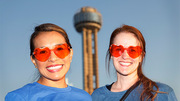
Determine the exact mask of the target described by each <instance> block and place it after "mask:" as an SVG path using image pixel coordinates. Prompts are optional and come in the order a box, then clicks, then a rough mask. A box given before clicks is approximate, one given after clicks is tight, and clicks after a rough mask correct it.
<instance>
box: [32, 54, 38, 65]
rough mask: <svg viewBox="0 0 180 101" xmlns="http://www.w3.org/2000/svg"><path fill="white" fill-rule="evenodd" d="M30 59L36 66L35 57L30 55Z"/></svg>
mask: <svg viewBox="0 0 180 101" xmlns="http://www.w3.org/2000/svg"><path fill="white" fill-rule="evenodd" d="M31 61H32V63H33V64H34V66H35V68H37V66H36V61H35V59H34V58H33V57H32V55H31Z"/></svg>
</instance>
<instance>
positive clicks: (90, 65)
mask: <svg viewBox="0 0 180 101" xmlns="http://www.w3.org/2000/svg"><path fill="white" fill-rule="evenodd" d="M74 26H75V28H76V30H77V31H78V32H79V33H81V34H82V35H83V59H84V62H83V65H84V69H83V72H84V80H83V82H84V90H85V91H87V92H88V93H89V94H91V93H92V92H93V91H94V89H96V88H98V87H99V74H98V46H97V45H98V43H97V42H98V41H97V33H98V31H99V30H100V28H101V26H102V17H101V14H100V13H99V12H98V11H97V10H96V9H95V8H92V7H82V8H81V9H80V10H79V11H78V12H77V13H76V14H75V15H74ZM94 86H95V87H94Z"/></svg>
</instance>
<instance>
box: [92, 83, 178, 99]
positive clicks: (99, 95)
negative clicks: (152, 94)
mask: <svg viewBox="0 0 180 101" xmlns="http://www.w3.org/2000/svg"><path fill="white" fill-rule="evenodd" d="M157 85H158V87H159V91H162V92H166V93H158V95H157V97H156V99H155V101H177V98H176V96H175V94H174V91H173V89H172V88H171V87H169V86H168V85H165V84H162V83H157ZM142 90H143V86H142V85H140V86H138V87H136V88H135V89H134V90H133V91H132V92H131V93H130V94H129V96H128V97H127V98H126V99H125V101H140V96H141V92H142ZM126 91H127V90H126ZM126 91H122V92H111V91H109V90H108V89H107V87H106V86H103V87H100V88H98V89H96V90H95V91H94V92H93V93H92V95H91V96H92V100H93V101H119V100H120V99H121V97H122V96H123V95H124V94H125V93H126ZM149 101H150V100H149Z"/></svg>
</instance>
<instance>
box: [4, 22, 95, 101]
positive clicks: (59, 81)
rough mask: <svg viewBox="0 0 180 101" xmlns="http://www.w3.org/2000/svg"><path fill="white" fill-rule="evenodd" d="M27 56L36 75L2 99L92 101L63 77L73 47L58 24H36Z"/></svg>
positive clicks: (22, 100) (86, 94)
mask: <svg viewBox="0 0 180 101" xmlns="http://www.w3.org/2000/svg"><path fill="white" fill-rule="evenodd" d="M30 56H31V61H32V63H33V64H34V66H35V68H37V69H38V71H39V73H40V78H39V79H38V81H37V82H34V83H30V84H27V85H25V86H24V87H22V88H20V89H17V90H15V91H12V92H10V93H8V94H7V95H6V97H5V101H92V99H91V96H90V95H89V94H88V93H87V92H85V91H84V90H81V89H78V88H75V87H71V86H68V85H67V83H66V81H65V76H66V74H67V72H68V70H69V68H70V63H71V60H72V56H73V49H72V47H71V44H70V42H69V38H68V35H67V33H66V32H65V31H64V30H63V29H62V28H61V27H59V26H57V25H54V24H50V23H46V24H42V25H39V26H37V27H36V28H35V31H34V33H33V34H32V35H31V39H30Z"/></svg>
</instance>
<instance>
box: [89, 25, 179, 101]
mask: <svg viewBox="0 0 180 101" xmlns="http://www.w3.org/2000/svg"><path fill="white" fill-rule="evenodd" d="M145 54H146V43H145V40H144V38H143V35H142V34H141V32H140V31H139V30H138V29H137V28H135V27H132V26H128V25H123V26H122V27H119V28H117V29H115V30H114V31H113V32H112V34H111V37H110V43H109V49H108V51H107V55H106V60H107V62H106V63H107V66H108V70H109V66H110V60H111V59H112V61H113V65H114V68H115V70H116V74H117V81H116V82H113V83H112V84H111V85H106V86H103V87H100V88H98V89H96V90H95V91H94V92H93V94H92V99H93V101H124V100H125V101H177V99H176V96H175V94H174V91H173V89H172V88H171V87H169V86H168V85H165V84H162V83H158V82H154V81H152V80H151V79H149V78H147V77H146V76H145V75H144V74H143V72H142V64H143V60H144V58H145Z"/></svg>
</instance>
